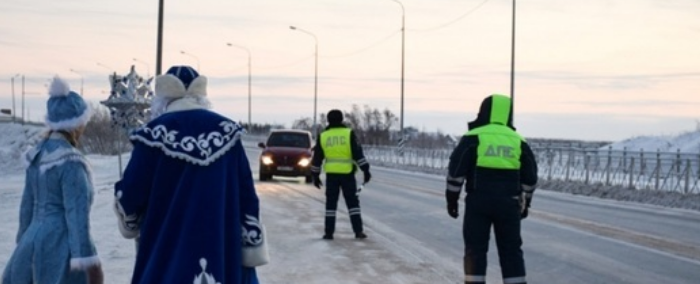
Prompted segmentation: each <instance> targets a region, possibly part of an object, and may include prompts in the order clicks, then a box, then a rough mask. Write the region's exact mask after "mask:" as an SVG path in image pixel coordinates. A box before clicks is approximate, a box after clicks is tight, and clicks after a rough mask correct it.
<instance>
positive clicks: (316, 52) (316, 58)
mask: <svg viewBox="0 0 700 284" xmlns="http://www.w3.org/2000/svg"><path fill="white" fill-rule="evenodd" d="M289 28H290V29H292V30H296V31H300V32H302V33H305V34H308V35H310V36H312V37H313V38H314V43H315V44H314V57H315V60H314V61H315V62H314V124H313V130H314V131H313V133H314V136H315V137H318V127H317V126H316V116H317V115H316V106H317V103H318V38H317V37H316V35H314V34H312V33H310V32H309V31H306V30H303V29H300V28H297V27H295V26H289Z"/></svg>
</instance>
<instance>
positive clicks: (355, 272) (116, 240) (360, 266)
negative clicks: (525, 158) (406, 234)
mask: <svg viewBox="0 0 700 284" xmlns="http://www.w3.org/2000/svg"><path fill="white" fill-rule="evenodd" d="M0 132H1V133H3V134H4V135H2V136H0V158H1V160H0V161H2V162H1V164H0V179H2V183H0V223H2V224H3V226H2V227H1V228H0V270H2V269H4V267H5V265H6V263H7V261H8V259H9V257H10V254H11V253H12V251H13V250H14V248H15V243H14V240H15V234H16V232H17V226H18V211H19V210H18V209H19V203H20V199H21V195H22V189H23V184H24V174H23V170H22V168H23V166H22V163H19V162H18V161H19V157H20V153H21V152H22V151H23V150H24V149H26V148H27V147H29V144H30V143H27V137H30V138H31V139H37V137H41V133H42V132H43V130H42V129H38V128H31V129H30V130H25V129H24V128H22V127H20V126H18V125H12V124H2V123H0ZM32 137H33V138H32ZM31 139H30V140H31ZM122 158H123V159H124V161H127V160H128V158H129V155H124V156H123V157H122ZM88 159H89V161H90V163H91V165H92V170H93V177H94V183H95V191H96V194H95V200H94V204H93V206H92V212H91V232H92V236H93V238H94V241H95V244H96V246H97V249H98V253H99V254H100V257H101V259H102V262H103V269H104V272H105V279H106V281H105V282H106V283H129V280H130V276H131V272H132V270H133V265H134V256H135V247H134V243H133V241H131V240H126V239H124V238H122V237H121V235H120V234H119V232H118V230H117V227H116V224H117V223H116V217H115V216H114V213H113V212H112V202H113V195H112V194H113V193H112V192H113V187H112V186H113V184H114V183H115V182H116V181H117V180H118V178H119V171H118V168H117V167H116V166H115V165H117V164H118V162H117V157H114V156H101V155H89V156H88ZM298 187H301V188H306V189H309V188H310V187H309V186H308V185H305V184H303V183H302V182H299V184H298ZM256 189H257V192H258V195H259V196H260V199H261V208H262V218H263V219H262V220H263V222H264V223H265V225H266V228H267V233H268V242H269V245H270V246H269V253H270V258H271V261H270V263H269V264H267V265H265V266H262V267H260V268H259V270H258V273H259V277H260V279H261V282H262V283H265V284H273V283H278V284H289V283H310V284H314V283H317V284H330V283H342V284H344V283H347V284H353V283H357V284H360V283H397V284H398V283H405V284H421V283H445V282H446V280H445V279H444V278H443V277H442V276H441V275H444V273H440V272H438V270H437V269H433V268H432V267H433V266H437V265H436V263H435V262H433V261H430V260H427V259H425V258H424V257H422V255H425V254H429V252H424V253H422V254H418V253H417V252H416V251H413V250H412V251H409V250H406V249H404V248H402V247H403V246H399V245H397V243H401V240H399V239H398V238H400V237H401V236H400V235H399V234H391V232H384V231H383V232H381V234H380V233H377V232H375V231H373V230H372V229H371V228H367V234H368V235H369V236H370V237H369V238H368V239H366V240H362V241H360V240H356V239H354V235H353V233H352V229H351V228H350V225H349V221H348V216H347V212H345V211H344V210H343V209H340V210H339V212H338V222H337V226H338V227H337V232H336V238H335V240H333V241H331V242H329V241H324V240H322V239H321V233H322V232H323V210H322V208H323V205H322V203H320V202H319V199H320V198H321V196H322V195H321V193H320V191H317V192H312V194H311V196H310V194H309V193H304V192H303V191H302V190H297V191H295V190H291V191H290V190H289V186H282V185H281V184H279V183H260V184H257V187H256ZM314 190H315V189H314ZM313 194H316V195H317V196H314V195H313ZM341 208H342V206H341ZM367 221H368V222H371V220H367ZM387 235H389V236H392V237H391V239H389V238H387V237H386V236H387ZM405 242H410V240H405ZM416 247H417V245H416ZM193 277H194V276H193Z"/></svg>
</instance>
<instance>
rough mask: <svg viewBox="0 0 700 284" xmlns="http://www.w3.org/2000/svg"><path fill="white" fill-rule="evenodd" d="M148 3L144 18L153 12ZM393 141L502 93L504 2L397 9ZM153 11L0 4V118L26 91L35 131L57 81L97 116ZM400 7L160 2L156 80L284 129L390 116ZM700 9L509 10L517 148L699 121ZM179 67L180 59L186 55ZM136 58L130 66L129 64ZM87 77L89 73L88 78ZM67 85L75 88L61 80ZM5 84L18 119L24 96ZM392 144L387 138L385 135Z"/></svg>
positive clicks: (285, 1) (695, 4)
mask: <svg viewBox="0 0 700 284" xmlns="http://www.w3.org/2000/svg"><path fill="white" fill-rule="evenodd" d="M150 2H152V3H150ZM401 3H403V5H404V7H405V11H406V14H405V15H406V33H405V36H406V42H405V75H404V80H405V85H404V88H405V89H404V114H405V115H404V119H405V122H404V124H405V126H406V127H408V126H413V127H417V128H419V129H422V130H426V131H436V130H438V129H439V130H441V131H442V132H445V133H450V134H455V135H458V134H461V133H463V132H464V131H465V130H466V123H467V122H468V121H470V120H472V119H473V118H474V117H475V113H476V111H477V110H478V106H479V103H480V102H481V100H482V99H483V98H484V97H485V96H487V95H489V94H492V93H502V94H508V93H509V90H510V60H511V57H510V51H511V12H512V10H511V9H512V8H511V7H512V6H511V5H512V1H506V0H486V1H484V0H403V1H401ZM157 9H158V1H149V2H146V1H136V0H122V1H88V0H63V1H49V0H21V1H20V0H2V1H0V59H1V62H2V64H0V78H3V79H1V80H0V108H11V105H12V96H11V90H12V86H11V78H12V77H13V76H14V75H15V74H18V73H19V74H23V75H25V77H26V83H25V84H26V85H25V94H26V96H25V100H26V105H27V112H28V115H29V116H30V118H31V119H33V120H40V119H41V118H42V117H43V115H44V108H45V106H44V103H45V100H46V95H45V94H46V87H45V86H44V84H45V83H46V82H47V80H48V79H49V78H50V77H51V76H52V75H53V74H58V75H60V76H62V77H64V78H66V79H68V80H69V82H70V83H71V87H72V88H73V89H74V90H76V91H79V90H80V85H81V84H80V79H81V77H82V78H83V79H84V83H83V90H84V91H83V93H84V96H85V97H86V98H87V99H88V100H90V101H93V102H95V103H97V102H99V101H100V100H104V99H106V98H107V96H108V94H107V93H108V91H109V83H108V79H107V75H108V74H109V73H110V72H111V71H117V72H118V73H121V74H125V73H126V72H128V70H129V67H130V66H131V65H132V64H134V65H135V66H136V69H137V71H139V73H141V74H142V75H146V74H151V75H152V74H153V73H155V62H156V59H155V56H156V32H157ZM401 15H402V13H401V6H399V4H398V3H396V2H395V1H392V0H353V1H338V0H304V1H289V0H236V1H213V0H198V1H173V0H171V1H166V6H165V24H164V46H163V66H162V68H163V72H164V71H165V70H167V68H168V67H169V66H171V65H176V64H178V65H179V64H187V65H191V66H193V67H195V68H197V66H198V65H199V69H200V70H199V71H200V73H201V74H202V75H205V76H207V77H209V96H210V98H211V100H212V102H213V105H214V109H215V110H216V111H219V112H221V113H222V114H224V115H227V116H229V117H231V118H233V119H235V120H240V121H246V120H247V117H248V85H247V80H248V69H247V60H248V55H247V53H246V52H245V50H243V49H241V48H235V47H229V46H227V45H226V43H229V42H230V43H233V44H235V45H239V46H245V47H247V48H248V49H249V50H250V51H251V53H252V120H253V122H256V123H265V122H268V123H281V124H286V125H287V126H290V125H291V122H292V121H293V120H294V119H298V118H301V117H311V116H312V115H313V103H314V99H313V97H314V61H315V60H314V59H315V58H314V38H313V37H312V36H310V35H308V34H305V33H302V32H300V31H293V30H290V29H289V26H290V25H294V26H296V27H298V28H300V29H303V30H305V31H308V32H310V33H312V34H314V35H315V36H316V38H317V39H318V49H319V57H318V66H319V67H318V93H317V95H318V100H317V103H318V113H325V112H327V111H328V110H329V109H332V108H338V109H341V110H346V111H349V110H350V109H351V106H352V104H358V105H360V106H362V105H369V106H370V107H372V108H378V109H385V108H388V109H390V110H392V111H393V112H394V113H395V114H397V115H398V114H399V113H400V103H401V32H400V29H401ZM698 15H700V1H696V0H635V1H632V0H626V1H622V0H590V1H578V2H575V3H574V2H571V1H556V0H529V1H518V2H517V20H516V64H515V74H516V75H515V102H516V113H515V123H516V126H517V127H518V129H519V131H520V132H521V134H523V135H524V136H525V137H547V138H569V139H587V140H621V139H625V138H630V137H634V136H637V135H654V134H668V135H672V134H678V133H681V132H685V131H690V130H694V129H695V128H696V126H697V124H698V121H700V114H698V111H697V110H698V109H699V108H700V17H699V16H698ZM180 51H185V53H186V54H182V53H181V52H180ZM134 58H136V59H137V61H134V60H133V59H134ZM98 63H99V64H98ZM71 69H73V70H75V71H76V72H77V73H76V72H71V71H70V70H71ZM20 85H21V84H20V79H19V77H17V78H15V95H16V102H15V105H16V109H17V112H18V113H19V114H21V113H20V112H21V106H20V105H21V100H20V97H21V96H20V94H21V89H20V88H21V87H20ZM397 128H398V125H397Z"/></svg>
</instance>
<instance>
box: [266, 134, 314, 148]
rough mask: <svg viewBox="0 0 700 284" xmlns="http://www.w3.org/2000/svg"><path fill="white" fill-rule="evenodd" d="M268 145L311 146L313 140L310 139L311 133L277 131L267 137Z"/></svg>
mask: <svg viewBox="0 0 700 284" xmlns="http://www.w3.org/2000/svg"><path fill="white" fill-rule="evenodd" d="M267 146H268V147H295V148H309V147H311V141H309V135H307V134H304V133H290V132H276V133H272V134H270V137H269V138H267Z"/></svg>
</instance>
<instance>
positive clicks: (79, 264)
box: [70, 255, 101, 270]
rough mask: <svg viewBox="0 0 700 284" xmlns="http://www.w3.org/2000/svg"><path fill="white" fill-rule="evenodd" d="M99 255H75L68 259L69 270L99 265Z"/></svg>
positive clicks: (85, 268)
mask: <svg viewBox="0 0 700 284" xmlns="http://www.w3.org/2000/svg"><path fill="white" fill-rule="evenodd" d="M100 264H101V262H100V257H98V256H96V255H94V256H88V257H77V258H71V259H70V270H87V269H88V268H90V267H93V266H98V265H100Z"/></svg>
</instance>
